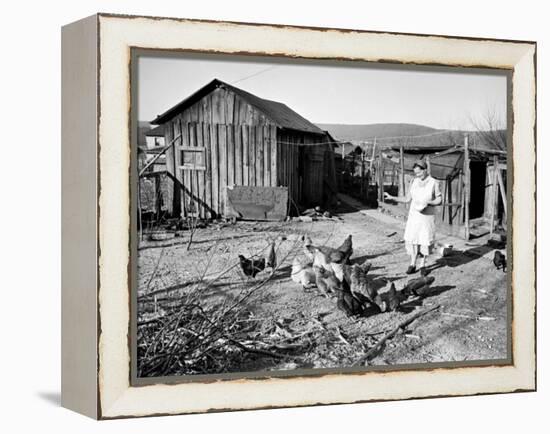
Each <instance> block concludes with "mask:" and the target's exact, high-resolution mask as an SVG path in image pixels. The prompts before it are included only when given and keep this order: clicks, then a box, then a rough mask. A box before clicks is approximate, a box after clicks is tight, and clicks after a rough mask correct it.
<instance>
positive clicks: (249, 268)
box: [239, 255, 265, 278]
mask: <svg viewBox="0 0 550 434" xmlns="http://www.w3.org/2000/svg"><path fill="white" fill-rule="evenodd" d="M239 262H240V264H241V269H242V270H243V273H244V274H245V275H246V276H248V277H253V278H256V274H258V273H259V272H260V271H263V270H264V269H265V258H261V259H247V258H245V257H244V256H243V255H239Z"/></svg>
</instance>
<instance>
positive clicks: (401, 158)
mask: <svg viewBox="0 0 550 434" xmlns="http://www.w3.org/2000/svg"><path fill="white" fill-rule="evenodd" d="M399 166H400V169H401V172H400V174H399V187H400V188H401V194H400V196H405V195H406V192H405V155H404V151H403V146H400V147H399Z"/></svg>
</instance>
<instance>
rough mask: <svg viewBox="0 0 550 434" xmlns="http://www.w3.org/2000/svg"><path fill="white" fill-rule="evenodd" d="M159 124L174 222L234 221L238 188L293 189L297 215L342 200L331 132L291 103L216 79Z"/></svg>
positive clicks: (290, 192)
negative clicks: (232, 199) (231, 191)
mask: <svg viewBox="0 0 550 434" xmlns="http://www.w3.org/2000/svg"><path fill="white" fill-rule="evenodd" d="M151 123H152V124H154V125H159V126H162V129H163V131H164V141H165V144H166V146H165V153H166V170H167V172H168V173H169V174H170V175H171V177H172V178H173V179H174V192H173V193H174V194H173V195H172V197H173V199H172V201H171V203H170V204H169V208H170V212H171V214H172V215H174V216H183V217H186V216H188V215H195V216H199V217H200V218H206V219H209V218H216V217H223V216H227V215H228V213H229V211H230V209H229V208H230V207H229V206H228V196H227V189H228V188H231V187H233V186H249V187H286V188H287V189H288V198H289V199H288V204H287V206H288V208H287V209H288V210H289V211H293V210H294V211H295V210H296V209H297V208H298V206H305V207H307V206H312V205H326V204H327V203H328V202H329V200H331V198H332V197H333V193H335V192H336V176H335V169H334V157H333V151H332V146H331V145H330V141H329V140H328V138H327V134H326V132H324V131H323V130H321V129H320V128H318V127H317V126H316V125H314V124H313V123H311V122H310V121H308V120H307V119H305V118H304V117H302V116H300V115H299V114H298V113H296V112H295V111H293V110H292V109H290V108H289V107H288V106H286V105H285V104H283V103H280V102H276V101H271V100H267V99H263V98H260V97H258V96H255V95H253V94H251V93H249V92H246V91H244V90H242V89H239V88H237V87H234V86H231V85H229V84H227V83H224V82H222V81H220V80H218V79H214V80H212V81H211V82H210V83H208V84H207V85H205V86H204V87H202V88H200V89H199V90H197V91H196V92H195V93H193V94H192V95H191V96H189V97H188V98H186V99H184V100H183V101H181V102H179V103H178V104H176V105H175V106H173V107H171V108H170V109H168V110H167V111H165V112H164V113H162V114H161V115H159V116H157V117H156V118H155V119H154V120H153V121H152V122H151ZM259 190H261V189H259Z"/></svg>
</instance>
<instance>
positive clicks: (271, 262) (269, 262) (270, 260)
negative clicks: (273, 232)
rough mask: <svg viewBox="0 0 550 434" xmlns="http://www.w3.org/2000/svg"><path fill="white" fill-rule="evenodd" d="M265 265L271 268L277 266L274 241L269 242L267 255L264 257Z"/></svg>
mask: <svg viewBox="0 0 550 434" xmlns="http://www.w3.org/2000/svg"><path fill="white" fill-rule="evenodd" d="M265 265H266V266H267V267H271V268H272V269H273V268H275V267H276V266H277V255H276V254H275V243H271V246H269V250H268V252H267V256H266V258H265Z"/></svg>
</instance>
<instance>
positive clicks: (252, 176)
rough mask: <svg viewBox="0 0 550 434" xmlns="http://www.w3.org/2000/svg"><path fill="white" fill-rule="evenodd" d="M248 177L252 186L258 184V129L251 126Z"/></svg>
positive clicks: (249, 131)
mask: <svg viewBox="0 0 550 434" xmlns="http://www.w3.org/2000/svg"><path fill="white" fill-rule="evenodd" d="M248 146H249V148H250V151H249V152H248V170H249V172H248V177H249V182H250V185H258V184H256V127H255V126H253V125H251V126H250V127H249V129H248Z"/></svg>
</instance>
